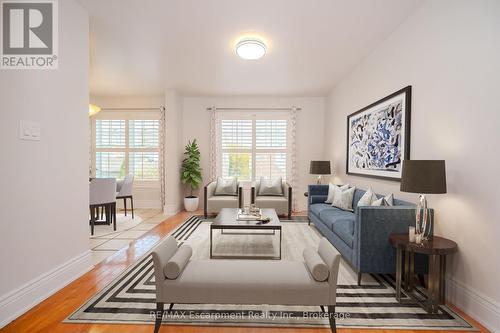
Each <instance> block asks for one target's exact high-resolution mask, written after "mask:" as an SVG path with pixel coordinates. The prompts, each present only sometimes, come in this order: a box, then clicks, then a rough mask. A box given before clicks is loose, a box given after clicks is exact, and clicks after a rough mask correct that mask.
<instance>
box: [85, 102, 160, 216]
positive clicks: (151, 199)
mask: <svg viewBox="0 0 500 333" xmlns="http://www.w3.org/2000/svg"><path fill="white" fill-rule="evenodd" d="M90 102H91V103H92V104H96V105H98V106H99V107H101V108H159V107H160V106H162V105H164V104H165V97H164V96H96V95H92V96H90ZM101 112H102V113H106V112H107V113H111V112H116V111H101ZM137 112H141V111H137ZM89 144H91V143H90V142H89ZM133 195H134V208H161V202H160V201H161V199H160V184H159V183H158V185H145V184H141V183H140V182H135V184H134V189H133ZM128 203H130V201H129V202H128ZM117 205H118V207H119V208H121V207H123V200H118V202H117Z"/></svg>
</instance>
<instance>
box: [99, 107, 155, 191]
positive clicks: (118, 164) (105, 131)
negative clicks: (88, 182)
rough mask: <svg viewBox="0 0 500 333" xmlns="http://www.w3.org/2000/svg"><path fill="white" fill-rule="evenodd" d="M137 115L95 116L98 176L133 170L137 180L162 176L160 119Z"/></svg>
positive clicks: (153, 179)
mask: <svg viewBox="0 0 500 333" xmlns="http://www.w3.org/2000/svg"><path fill="white" fill-rule="evenodd" d="M112 116H113V118H116V117H119V116H117V115H114V114H113V115H112ZM135 117H136V116H130V115H125V116H123V118H125V119H106V115H104V116H101V117H99V118H98V119H95V120H94V129H95V130H94V133H95V141H94V147H93V150H94V152H95V158H94V163H95V164H94V170H95V176H96V177H98V178H105V177H113V178H124V177H125V175H127V174H129V173H131V174H133V175H134V176H135V179H136V180H145V181H157V180H159V154H160V153H159V125H160V121H159V120H158V119H136V118H135ZM137 117H140V115H137Z"/></svg>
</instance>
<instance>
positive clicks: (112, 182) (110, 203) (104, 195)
mask: <svg viewBox="0 0 500 333" xmlns="http://www.w3.org/2000/svg"><path fill="white" fill-rule="evenodd" d="M100 207H101V208H103V209H104V210H105V212H106V221H107V222H99V223H98V222H96V216H97V215H98V214H96V212H98V209H99V208H100ZM89 208H90V234H91V235H93V234H94V225H96V224H110V223H113V230H115V231H116V179H115V178H95V179H92V181H91V182H90V183H89Z"/></svg>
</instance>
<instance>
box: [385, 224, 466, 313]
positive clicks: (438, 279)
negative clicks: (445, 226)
mask: <svg viewBox="0 0 500 333" xmlns="http://www.w3.org/2000/svg"><path fill="white" fill-rule="evenodd" d="M389 242H390V243H391V244H392V246H394V247H395V248H396V250H397V251H396V299H397V300H398V302H401V289H402V280H403V276H404V289H405V291H406V294H407V295H408V296H410V297H411V298H412V299H413V300H414V301H416V302H417V303H419V304H420V305H421V306H422V307H423V308H424V309H425V310H426V311H427V312H428V313H437V312H438V307H439V304H444V302H445V291H446V285H445V278H446V256H447V255H448V254H452V253H455V252H456V251H457V249H458V246H457V243H455V242H454V241H452V240H449V239H446V238H443V237H438V236H431V237H430V238H429V239H428V240H426V241H423V242H422V244H416V243H412V242H410V240H409V237H408V234H391V235H390V236H389ZM415 253H420V254H424V255H428V256H429V278H428V282H427V285H428V288H427V299H426V300H425V301H424V302H423V301H421V299H419V298H417V297H415V295H414V294H413V276H414V273H415V268H414V267H415ZM403 259H404V271H403Z"/></svg>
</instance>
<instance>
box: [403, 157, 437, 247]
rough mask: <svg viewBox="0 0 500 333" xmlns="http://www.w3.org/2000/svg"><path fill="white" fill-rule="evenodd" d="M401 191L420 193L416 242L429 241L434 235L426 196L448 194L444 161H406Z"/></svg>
mask: <svg viewBox="0 0 500 333" xmlns="http://www.w3.org/2000/svg"><path fill="white" fill-rule="evenodd" d="M400 190H401V191H402V192H410V193H419V195H420V196H419V200H418V204H417V210H416V221H415V229H416V230H415V234H416V240H419V239H421V240H426V239H428V238H429V237H430V235H431V234H432V230H433V225H432V223H433V221H432V214H430V211H429V208H428V205H427V198H426V197H425V194H431V193H432V194H442V193H446V172H445V162H444V160H406V161H404V163H403V174H402V178H401V187H400ZM419 235H420V236H419ZM417 243H420V242H417Z"/></svg>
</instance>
